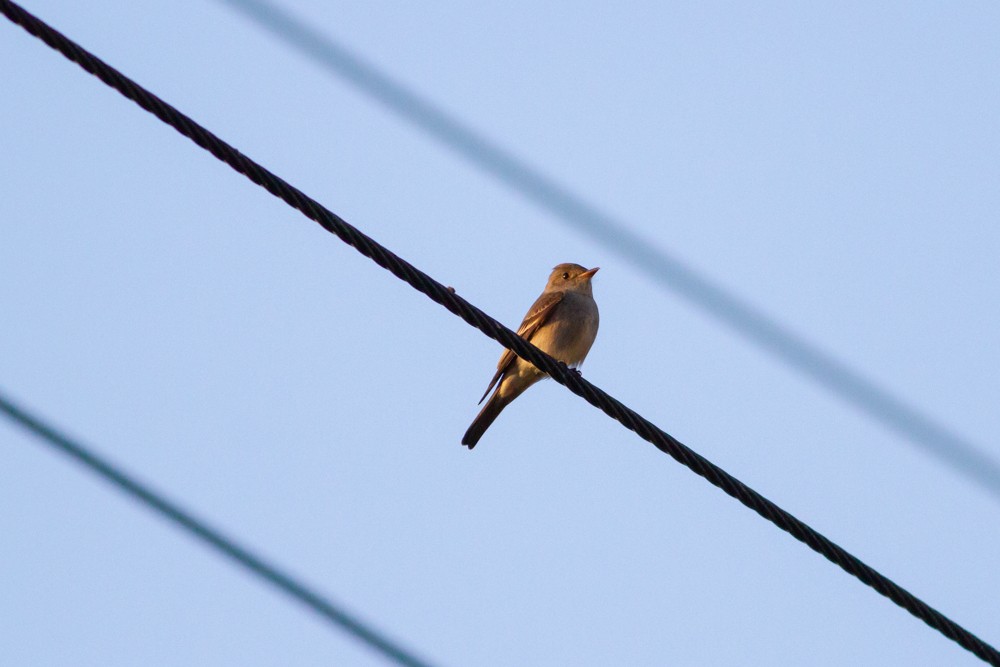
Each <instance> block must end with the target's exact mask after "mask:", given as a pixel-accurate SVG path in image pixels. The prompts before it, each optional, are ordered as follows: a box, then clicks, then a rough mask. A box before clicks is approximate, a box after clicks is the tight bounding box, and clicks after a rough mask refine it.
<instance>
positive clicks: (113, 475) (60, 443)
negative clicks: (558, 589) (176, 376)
mask: <svg viewBox="0 0 1000 667" xmlns="http://www.w3.org/2000/svg"><path fill="white" fill-rule="evenodd" d="M0 413H3V414H4V415H6V416H7V417H9V418H10V419H11V420H13V421H14V422H16V423H17V424H19V425H20V426H22V427H24V428H25V429H27V430H28V431H30V432H31V433H33V434H34V435H36V436H38V437H39V438H41V439H42V440H43V441H45V442H47V443H48V444H49V445H51V446H53V447H54V448H55V449H57V450H59V451H60V452H62V453H63V454H66V455H68V456H69V457H70V458H72V459H73V460H75V461H76V462H77V463H79V464H81V465H83V466H85V467H86V468H88V469H89V470H91V471H92V472H94V473H96V474H98V475H100V476H101V477H102V478H104V479H105V480H106V481H107V482H109V483H111V484H112V485H114V486H116V487H118V489H119V490H120V491H122V492H123V493H125V494H126V495H128V496H130V497H131V498H132V499H134V500H137V501H139V502H140V503H142V504H144V505H146V506H147V507H148V508H150V509H151V510H153V511H154V512H156V513H157V514H159V515H160V516H162V517H163V518H165V519H167V520H168V521H170V522H172V523H174V524H176V525H177V526H179V527H180V528H182V529H183V530H185V531H187V532H188V533H190V534H192V535H194V536H195V537H197V538H198V539H199V540H201V541H202V542H205V543H206V544H208V545H209V546H210V547H212V548H213V549H215V550H216V551H218V552H219V553H221V554H222V555H224V556H226V557H227V558H230V559H232V560H233V561H235V562H236V563H237V564H239V565H241V566H242V567H244V568H246V569H248V570H250V571H251V572H252V573H253V574H255V575H256V576H258V577H260V578H261V579H263V580H264V581H266V582H268V583H269V584H271V585H273V586H275V587H277V588H278V589H279V590H280V591H281V592H283V593H285V594H286V595H289V596H291V597H292V598H293V599H295V600H297V601H298V602H300V603H302V604H304V605H305V606H306V607H308V608H309V609H310V610H311V611H313V612H315V613H317V614H319V615H320V616H321V617H323V618H324V619H326V620H327V621H330V622H331V623H333V624H334V625H336V626H338V627H339V628H340V629H341V630H344V631H345V632H347V633H348V634H350V635H352V636H353V637H354V638H355V639H357V640H359V641H361V642H363V643H364V644H367V645H368V646H369V647H370V648H372V649H374V650H375V651H377V652H379V653H380V654H381V655H382V656H383V657H384V658H386V659H388V660H391V661H393V662H395V663H397V664H400V665H405V666H406V667H430V663H428V662H425V661H424V660H421V659H420V658H417V657H416V656H415V655H414V654H413V653H412V652H411V651H409V650H408V649H405V648H403V647H402V646H400V644H399V643H398V642H396V641H394V640H392V639H389V638H388V637H386V635H385V634H383V633H382V632H380V631H379V630H376V629H375V628H373V627H372V626H371V625H370V624H368V623H366V622H364V621H362V620H360V619H359V618H358V617H357V616H355V615H354V614H351V613H350V612H348V611H346V610H344V608H343V607H341V606H340V605H338V604H335V603H333V602H331V601H330V600H329V599H327V598H324V597H323V596H322V595H320V594H319V593H317V592H315V591H314V590H312V589H311V588H310V587H309V586H307V585H306V584H304V583H302V582H300V581H297V580H296V579H295V578H294V577H293V576H291V575H290V574H287V573H285V572H283V571H282V570H281V569H280V568H279V567H278V566H276V565H273V564H271V563H268V562H267V561H266V560H265V559H264V558H263V557H262V556H259V555H257V554H255V553H254V552H252V551H251V550H250V549H248V548H247V547H244V546H240V545H239V544H238V543H237V542H236V541H235V540H233V539H232V538H230V537H227V536H226V535H224V534H223V533H222V532H221V531H219V530H217V529H216V528H212V527H211V526H209V525H208V523H206V522H205V521H204V520H202V519H199V518H198V517H196V516H194V515H193V514H192V513H191V512H189V511H187V510H185V509H182V508H181V507H180V506H179V505H177V504H176V503H174V502H172V501H170V500H167V499H166V497H165V496H164V495H163V494H162V493H160V492H158V491H155V490H153V489H152V488H151V487H150V486H148V485H147V484H143V483H142V482H139V481H138V480H137V479H136V478H135V477H133V476H132V475H130V474H128V473H126V472H124V471H123V470H122V469H121V468H120V467H119V466H117V465H115V464H114V463H111V462H110V461H108V460H107V459H105V458H103V457H101V456H100V455H98V454H97V453H95V452H94V451H93V450H91V449H90V448H88V447H86V446H84V445H83V444H81V443H80V442H79V441H77V440H74V439H72V438H70V437H69V436H67V435H64V434H63V433H60V432H59V431H58V430H56V429H55V428H54V427H52V426H50V425H49V424H47V423H45V421H43V420H42V419H41V418H40V417H38V416H36V415H33V414H31V413H29V412H28V411H26V410H25V409H24V408H21V407H19V406H18V405H17V404H15V403H14V402H13V401H11V400H10V399H9V398H7V397H6V396H4V395H3V393H0Z"/></svg>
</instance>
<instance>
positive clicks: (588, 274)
mask: <svg viewBox="0 0 1000 667" xmlns="http://www.w3.org/2000/svg"><path fill="white" fill-rule="evenodd" d="M600 270H601V267H599V266H595V267H594V268H592V269H591V270H590V271H584V272H583V273H581V274H580V277H581V278H586V279H587V280H590V279H591V278H593V277H594V274H595V273H597V272H598V271H600Z"/></svg>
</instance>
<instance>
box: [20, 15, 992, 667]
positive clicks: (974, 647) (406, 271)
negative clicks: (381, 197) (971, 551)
mask: <svg viewBox="0 0 1000 667" xmlns="http://www.w3.org/2000/svg"><path fill="white" fill-rule="evenodd" d="M0 11H2V12H3V13H4V15H6V16H7V17H8V18H9V19H10V20H11V21H13V22H14V23H16V24H18V25H20V26H21V27H23V28H24V29H25V30H26V31H27V32H28V33H30V34H31V35H34V36H35V37H38V38H39V39H41V40H42V41H44V42H45V43H46V44H48V45H49V46H51V47H52V48H53V49H55V50H56V51H59V52H60V53H61V54H63V55H64V56H65V57H66V58H68V59H69V60H71V61H73V62H75V63H77V64H78V65H79V66H80V67H82V68H83V69H84V70H85V71H87V72H89V73H91V74H93V75H94V76H96V77H98V78H99V79H100V80H101V81H103V82H104V83H106V84H107V85H109V86H111V87H112V88H114V89H115V90H117V91H118V92H120V93H121V94H122V95H124V96H125V97H127V98H128V99H130V100H133V101H134V102H135V103H136V104H138V105H139V106H140V107H142V108H143V109H146V110H147V111H149V112H150V113H152V114H153V115H155V116H156V117H157V118H159V119H160V120H162V121H163V122H164V123H166V124H168V125H170V126H171V127H173V128H174V129H176V130H177V131H178V132H180V133H181V134H183V135H184V136H186V137H188V138H189V139H191V140H192V141H193V142H195V143H196V144H197V145H198V146H201V147H202V148H204V149H205V150H207V151H209V152H210V153H211V154H212V155H214V156H215V157H217V158H218V159H219V160H221V161H223V162H225V163H226V164H228V165H229V166H230V167H232V168H233V169H235V170H236V171H238V172H239V173H241V174H243V175H245V176H246V177H247V178H249V179H250V180H251V181H253V182H254V183H256V184H257V185H260V186H261V187H263V188H264V189H266V190H267V191H268V192H270V193H271V194H273V195H275V196H276V197H278V198H280V199H281V200H282V201H284V202H286V203H287V204H288V205H290V206H292V207H293V208H296V209H298V210H299V211H301V212H302V213H304V214H305V215H306V217H308V218H309V219H311V220H313V221H315V222H317V223H319V225H320V226H321V227H323V228H324V229H326V230H327V231H329V232H330V233H332V234H334V235H336V236H337V237H338V238H340V239H341V240H342V241H344V242H345V243H347V244H349V245H351V246H352V247H354V248H355V249H356V250H357V251H358V252H360V253H361V254H363V255H364V256H366V257H368V258H370V259H371V260H372V261H374V262H375V263H377V264H378V265H379V266H381V267H383V268H384V269H386V270H387V271H389V272H390V273H392V274H393V275H394V276H396V277H397V278H399V279H401V280H403V281H405V282H406V283H407V284H409V285H410V286H411V287H413V288H414V289H416V290H417V291H419V292H421V293H423V294H425V295H427V296H428V297H429V298H430V299H431V300H432V301H434V302H436V303H438V304H441V305H442V306H444V307H445V308H447V309H448V310H449V311H451V312H452V313H454V314H455V315H458V316H459V317H461V318H462V319H463V320H465V321H466V322H467V323H469V324H471V325H472V326H474V327H476V328H477V329H479V330H480V331H482V332H483V333H485V334H486V335H487V336H489V337H490V338H492V339H494V340H496V341H498V342H499V343H500V344H501V345H503V346H504V347H507V348H509V349H511V350H513V351H514V352H515V353H516V354H517V355H518V356H519V357H521V358H523V359H526V360H527V361H530V362H531V363H532V364H534V365H535V366H537V367H538V368H540V369H541V370H543V371H545V372H546V373H548V374H549V375H550V376H552V378H553V379H554V380H555V381H556V382H558V383H560V384H563V385H565V386H567V387H568V388H569V389H570V391H572V392H573V393H575V394H577V395H579V396H582V397H583V398H584V399H585V400H586V401H587V402H588V403H590V404H591V405H593V406H594V407H596V408H599V409H600V410H601V411H603V412H604V413H605V414H607V415H608V416H610V417H612V418H613V419H615V420H617V421H619V422H621V424H622V425H623V426H625V427H626V428H627V429H629V430H631V431H634V432H635V433H636V434H638V435H639V436H640V437H641V438H643V439H644V440H646V441H648V442H650V443H652V444H653V445H654V446H655V447H656V448H657V449H659V450H660V451H662V452H664V453H666V454H668V455H670V456H671V457H673V458H674V459H675V460H676V461H678V462H679V463H682V464H683V465H685V466H687V467H688V468H690V469H691V470H692V471H693V472H695V473H696V474H698V475H700V476H702V477H704V478H705V479H707V480H708V481H709V482H711V483H712V484H713V485H715V486H717V487H719V488H720V489H722V490H723V491H725V492H726V493H727V494H728V495H730V496H732V497H733V498H736V499H737V500H739V501H740V502H741V503H743V504H744V505H746V506H747V507H749V508H750V509H752V510H753V511H755V512H756V513H757V514H759V515H760V516H762V517H764V518H765V519H767V520H768V521H770V522H771V523H773V524H774V525H776V526H778V527H779V528H781V529H782V530H784V531H785V532H787V533H789V534H790V535H792V536H793V537H795V539H797V540H799V541H800V542H803V543H805V544H806V545H808V546H809V548H811V549H812V550H813V551H816V552H817V553H819V554H821V555H823V556H824V557H825V558H827V559H828V560H829V561H831V562H833V563H835V564H837V565H838V566H840V568H841V569H843V570H844V571H845V572H847V573H849V574H851V575H853V576H854V577H856V578H857V579H859V580H860V581H861V582H862V583H864V584H866V585H868V586H870V587H872V588H873V589H875V590H876V591H878V592H879V593H880V594H882V595H884V596H885V597H887V598H889V599H890V600H892V601H893V602H895V603H896V604H897V605H899V606H900V607H902V608H904V609H906V610H907V611H909V612H910V613H911V614H913V615H914V616H916V617H917V618H919V619H921V620H923V621H924V622H925V623H927V625H929V626H931V627H932V628H934V629H935V630H937V631H939V632H940V633H941V634H943V635H944V636H945V637H948V638H949V639H951V640H952V641H954V642H956V643H958V644H959V645H960V646H962V647H963V648H966V649H968V650H969V651H971V652H972V653H974V654H975V655H977V656H978V657H980V658H982V659H983V660H985V661H986V662H988V663H990V664H992V665H995V666H996V667H1000V652H998V651H997V650H996V649H995V648H994V647H992V646H990V645H989V644H987V643H986V642H984V641H983V640H982V639H980V638H979V637H977V636H975V635H974V634H972V633H971V632H969V631H968V630H966V629H965V628H963V627H962V626H960V625H959V624H957V623H955V622H954V621H952V620H951V619H950V618H948V617H947V616H945V615H944V614H942V613H941V612H939V611H937V610H936V609H934V608H933V607H931V606H930V605H928V604H927V603H925V602H923V601H922V600H920V599H919V598H917V597H916V596H915V595H913V594H912V593H910V592H909V591H907V590H906V589H904V588H902V587H901V586H899V585H898V584H896V583H894V582H893V581H892V580H890V579H889V578H888V577H886V576H885V575H883V574H881V573H879V572H878V571H876V570H875V569H874V568H872V567H870V566H868V565H866V564H865V563H864V562H862V561H861V560H860V559H858V558H856V557H855V556H853V555H851V554H850V553H848V552H847V551H846V550H844V549H843V548H841V547H840V546H838V545H837V544H835V543H834V542H832V541H831V540H830V539H828V538H826V537H824V536H823V535H821V534H820V533H818V532H817V531H815V530H814V529H812V528H811V527H809V526H808V525H807V524H805V523H803V522H802V521H800V520H799V519H797V518H795V517H794V516H793V515H792V514H790V513H789V512H786V511H785V510H783V509H781V508H780V507H778V506H777V505H776V504H774V503H773V502H771V501H770V500H768V499H767V498H765V497H764V496H762V495H761V494H759V493H758V492H756V491H754V490H753V489H751V488H750V487H748V486H746V485H745V484H743V483H742V482H741V481H739V480H738V479H736V478H735V477H733V476H732V475H730V474H729V473H727V472H726V471H724V470H723V469H721V468H719V467H718V466H716V465H715V464H713V463H712V462H710V461H708V460H707V459H705V458H704V457H702V456H700V455H699V454H697V453H695V452H694V451H692V450H691V449H689V448H688V447H687V446H685V445H684V444H682V443H681V442H680V441H678V440H677V439H675V438H674V437H672V436H671V435H669V434H667V433H666V432H665V431H663V430H661V429H660V428H659V427H657V426H656V425H655V424H653V423H652V422H650V421H649V420H647V419H646V418H644V417H642V416H641V415H639V414H638V413H637V412H635V411H634V410H632V409H631V408H628V407H626V406H625V405H623V404H622V403H620V402H619V401H618V400H616V399H615V398H613V397H612V396H610V395H608V394H607V393H606V392H604V391H603V390H602V389H600V388H598V387H596V386H595V385H593V384H592V383H590V382H589V381H587V380H585V379H583V377H582V376H580V375H579V374H577V373H576V372H574V371H572V370H571V369H569V368H567V366H566V365H565V364H563V363H561V362H559V361H556V360H555V359H553V358H552V357H550V356H548V355H547V354H545V353H544V352H542V351H541V350H539V349H538V348H537V347H535V346H534V345H532V344H530V343H528V342H526V341H525V340H524V339H522V338H521V337H519V336H518V335H517V334H515V333H514V332H513V331H511V330H510V329H508V328H507V327H505V326H503V325H502V324H500V322H498V321H497V320H495V319H493V318H492V317H490V316H489V315H487V314H486V313H484V312H483V311H481V310H479V309H478V308H476V307H475V306H473V305H472V304H471V303H469V302H468V301H466V300H465V299H463V298H462V297H460V296H458V295H457V294H455V293H454V292H453V291H452V290H450V289H448V288H447V287H445V286H444V285H442V284H441V283H439V282H437V281H436V280H434V279H432V278H431V277H430V276H428V275H427V274H426V273H424V272H423V271H420V270H419V269H417V268H416V267H414V266H413V265H412V264H410V263H409V262H406V261H405V260H403V259H402V258H400V257H398V256H396V255H395V254H393V253H392V252H390V251H389V250H388V249H386V248H385V247H383V246H381V245H379V244H378V243H376V242H375V241H374V240H372V239H371V238H369V237H368V236H366V235H365V234H363V233H361V232H360V231H358V230H357V229H356V228H354V227H353V226H351V225H350V224H348V223H347V222H345V221H344V220H343V219H342V218H340V217H339V216H338V215H336V214H335V213H333V212H331V211H330V210H328V209H327V208H325V207H324V206H323V205H322V204H320V203H319V202H317V201H316V200H314V199H312V198H310V197H308V196H307V195H305V194H304V193H302V192H301V191H300V190H298V189H297V188H295V187H293V186H292V185H290V184H289V183H287V182H286V181H284V180H283V179H281V178H279V177H278V176H276V175H275V174H273V173H271V172H270V171H268V170H267V169H265V168H264V167H262V166H261V165H259V164H257V163H256V162H254V161H253V160H251V159H250V158H248V157H246V156H245V155H243V154H242V153H240V152H239V151H238V150H236V149H235V148H233V147H232V146H230V145H229V144H227V143H226V142H224V141H222V140H221V139H220V138H219V137H217V136H216V135H214V134H212V133H211V132H209V131H208V130H207V129H205V128H204V127H202V126H201V125H199V124H198V123H196V122H195V121H193V120H192V119H191V118H189V117H188V116H185V115H184V114H182V113H181V112H180V111H178V110H177V109H175V108H174V107H172V106H170V105H169V104H167V103H166V102H164V101H163V100H161V99H160V98H158V97H156V96H155V95H153V94H152V93H150V92H149V91H148V90H146V89H145V88H143V87H142V86H140V85H138V84H137V83H135V82H134V81H132V80H131V79H129V78H128V77H126V76H125V75H123V74H122V73H120V72H118V71H117V70H116V69H114V68H113V67H111V66H109V65H108V64H106V63H104V62H103V61H102V60H100V59H99V58H97V57H96V56H94V55H93V54H91V53H89V52H88V51H86V50H85V49H83V48H82V47H81V46H79V45H77V44H76V43H75V42H73V41H72V40H70V39H69V38H67V37H66V36H64V35H63V34H61V33H60V32H58V31H56V30H55V29H53V28H51V27H50V26H48V25H47V24H45V23H44V22H42V21H40V20H39V19H37V18H36V17H34V16H33V15H31V14H29V13H28V12H26V11H25V10H24V9H22V8H21V7H20V6H18V5H17V4H15V3H13V2H11V1H10V0H0Z"/></svg>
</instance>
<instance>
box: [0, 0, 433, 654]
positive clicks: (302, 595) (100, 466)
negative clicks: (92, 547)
mask: <svg viewBox="0 0 1000 667" xmlns="http://www.w3.org/2000/svg"><path fill="white" fill-rule="evenodd" d="M5 4H6V3H5ZM4 11H5V13H6V9H5V10H4ZM8 16H9V14H8ZM0 412H2V413H3V414H4V415H6V416H7V417H9V418H10V419H11V420H13V421H14V422H16V423H17V424H19V425H20V426H22V427H24V428H25V429H27V430H28V431H30V432H31V433H33V434H34V435H36V436H38V437H39V438H41V439H42V440H43V441H44V442H46V443H47V444H49V445H51V446H52V447H54V448H56V449H57V450H59V451H61V452H62V453H64V454H66V455H68V456H69V457H70V458H72V459H73V460H75V461H76V462H77V463H79V464H81V465H83V466H85V467H86V468H87V469H89V470H90V471H91V472H94V473H96V474H98V475H99V476H101V477H102V478H103V479H104V480H105V481H106V482H109V483H110V484H112V485H113V486H116V487H118V489H119V490H120V491H122V492H123V493H125V494H126V495H127V496H129V497H131V498H132V499H133V500H136V501H138V502H140V503H142V504H144V505H146V506H147V507H149V508H150V509H151V510H153V511H154V512H156V513H157V514H159V515H160V516H162V517H163V518H165V519H167V520H168V521H170V522H171V523H174V524H176V525H177V526H179V527H180V528H181V529H183V530H184V531H186V532H187V533H189V534H191V535H193V536H194V537H197V538H198V539H199V540H201V541H202V542H204V543H206V544H208V545H209V546H210V547H212V548H213V549H215V550H216V551H218V552H219V553H221V554H222V555H224V556H226V557H228V558H230V559H232V560H233V561H235V562H236V563H237V564H238V565H241V566H242V567H244V568H246V569H248V570H250V571H251V572H252V573H253V574H255V575H256V576H258V577H260V578H261V579H263V580H264V581H266V582H267V583H269V584H271V585H272V586H275V587H277V588H278V589H279V590H281V591H282V592H283V593H285V594H286V595H289V596H291V597H292V598H294V599H295V600H297V601H298V602H301V603H302V604H304V605H305V606H306V607H308V608H309V609H310V610H311V611H313V612H314V613H316V614H319V615H320V616H321V617H323V618H324V619H326V620H327V621H329V622H331V623H333V624H334V625H336V626H338V627H339V628H340V629H341V630H344V631H345V632H347V633H348V634H350V635H352V636H353V637H354V638H355V639H357V640H358V641H361V642H363V643H364V644H367V645H368V646H369V647H370V648H372V649H374V650H375V651H378V652H379V653H381V654H382V656H383V657H385V658H386V659H388V660H391V661H393V662H396V663H398V664H400V665H405V666H406V667H430V663H427V662H425V661H423V660H421V659H420V658H417V657H415V656H414V654H413V653H412V652H410V651H409V650H408V649H405V648H403V647H402V646H400V645H399V644H398V643H397V642H395V641H394V640H392V639H389V638H388V637H386V636H385V635H384V634H383V633H381V632H380V631H378V630H376V629H374V628H373V627H372V626H370V625H368V624H367V623H365V622H364V621H361V620H360V619H358V618H357V617H356V616H354V615H353V614H351V613H350V612H348V611H345V610H344V609H343V608H342V607H340V606H339V605H337V604H335V603H333V602H331V601H330V600H328V599H326V598H324V597H323V596H322V595H320V594H319V593H317V592H315V591H314V590H312V589H311V588H310V587H309V586H308V585H306V584H303V583H301V582H299V581H297V580H296V579H295V578H294V577H292V576H291V575H289V574H287V573H285V572H283V571H282V570H281V569H280V568H279V567H278V566H276V565H272V564H270V563H268V562H267V561H266V560H265V559H264V558H263V557H262V556H259V555H257V554H255V553H253V552H252V551H251V550H250V549H248V548H247V547H244V546H240V545H239V544H237V543H236V541H235V540H233V539H232V538H229V537H227V536H225V535H223V534H222V533H221V532H220V531H219V530H217V529H215V528H212V527H211V526H209V525H208V524H207V523H206V522H205V521H203V520H201V519H199V518H198V517H196V516H194V515H193V514H191V513H190V512H188V511H187V510H184V509H182V508H181V507H180V506H179V505H177V504H176V503H173V502H171V501H169V500H167V499H166V498H165V497H164V496H163V495H162V494H161V493H159V492H158V491H155V490H153V489H152V488H150V487H149V486H147V485H145V484H143V483H141V482H139V481H137V480H136V479H135V478H134V477H132V476H131V475H129V474H128V473H127V472H125V471H123V470H122V469H121V468H120V467H118V466H117V465H115V464H113V463H111V462H110V461H108V460H107V459H105V458H103V457H101V456H100V455H98V454H97V453H95V452H94V451H92V450H91V449H89V448H87V447H86V446H84V445H83V444H81V443H80V442H79V441H76V440H73V439H71V438H70V437H69V436H67V435H64V434H62V433H60V432H59V431H57V430H56V429H55V428H54V427H52V426H50V425H49V424H46V423H45V422H44V421H43V420H42V419H41V418H40V417H38V416H36V415H33V414H31V413H29V412H28V411H27V410H25V409H24V408H21V407H19V406H18V405H17V404H15V403H14V402H13V401H12V400H10V399H9V398H7V397H6V396H4V395H3V394H2V393H0Z"/></svg>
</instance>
